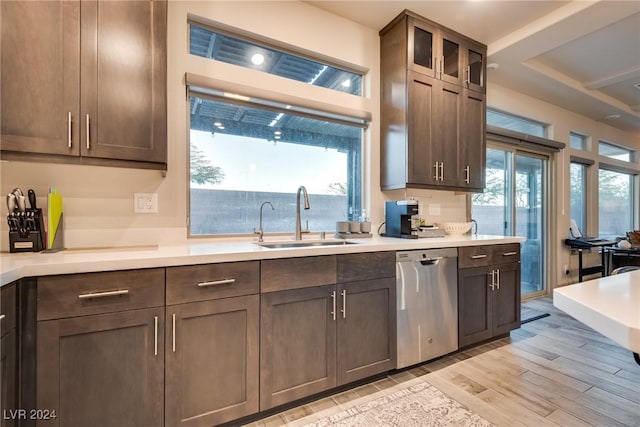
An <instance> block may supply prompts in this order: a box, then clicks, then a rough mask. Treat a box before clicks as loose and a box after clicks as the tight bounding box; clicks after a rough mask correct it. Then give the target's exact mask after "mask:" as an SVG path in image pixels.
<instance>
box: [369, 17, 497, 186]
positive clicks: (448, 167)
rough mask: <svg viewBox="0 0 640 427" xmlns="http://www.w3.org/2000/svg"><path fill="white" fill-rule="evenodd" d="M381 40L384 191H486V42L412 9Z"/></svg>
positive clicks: (392, 25) (398, 19)
mask: <svg viewBox="0 0 640 427" xmlns="http://www.w3.org/2000/svg"><path fill="white" fill-rule="evenodd" d="M380 37H381V65H382V99H381V103H382V119H381V121H382V154H381V162H382V163H381V171H382V173H381V186H382V188H383V189H385V190H389V189H397V188H407V187H413V188H443V187H444V188H446V189H452V190H462V191H482V190H483V187H484V165H485V160H484V158H485V156H484V150H485V147H486V143H485V136H484V133H485V115H486V99H485V92H486V87H485V75H486V52H487V48H486V46H485V45H483V44H482V43H479V42H476V41H473V40H471V39H469V38H467V37H465V36H463V35H461V34H458V33H456V32H455V31H452V30H449V29H447V28H444V27H442V26H441V25H438V24H436V23H434V22H431V21H429V20H428V19H426V18H423V17H420V16H419V15H416V14H414V13H412V12H409V11H404V12H402V13H401V14H400V15H399V16H398V17H397V18H396V19H394V20H393V21H392V22H391V23H389V24H388V25H387V26H386V27H385V28H383V29H382V30H381V31H380ZM401 88H404V89H405V90H399V89H401ZM399 107H401V108H399Z"/></svg>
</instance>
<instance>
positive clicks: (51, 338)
mask: <svg viewBox="0 0 640 427" xmlns="http://www.w3.org/2000/svg"><path fill="white" fill-rule="evenodd" d="M164 324H165V322H164V308H162V307H158V308H149V309H141V310H129V311H122V312H117V313H109V314H98V315H91V316H80V317H73V318H66V319H58V320H46V321H40V322H38V325H37V328H38V329H37V331H38V332H37V335H38V338H37V361H38V362H37V368H36V369H37V372H36V377H37V397H36V399H37V408H38V409H42V410H48V411H55V413H56V418H55V419H51V420H40V421H38V422H37V423H36V424H37V425H43V426H92V427H99V426H104V427H112V426H130V427H139V426H162V425H164V408H163V402H164V327H165V326H164Z"/></svg>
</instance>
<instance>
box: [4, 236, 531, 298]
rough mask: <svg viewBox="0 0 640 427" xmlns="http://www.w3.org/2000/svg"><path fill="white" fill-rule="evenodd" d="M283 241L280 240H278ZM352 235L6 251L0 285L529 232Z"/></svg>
mask: <svg viewBox="0 0 640 427" xmlns="http://www.w3.org/2000/svg"><path fill="white" fill-rule="evenodd" d="M272 240H273V241H276V240H275V238H274V239H265V241H266V242H271V241H272ZM283 240H284V239H278V240H277V241H283ZM348 240H349V241H350V242H355V244H351V245H342V246H310V247H303V248H282V249H269V248H264V247H261V246H258V245H256V244H255V243H253V241H251V240H249V239H246V238H243V239H217V240H207V241H199V240H197V239H194V240H193V241H192V242H189V243H186V244H180V245H162V246H150V247H138V248H120V249H118V248H113V249H94V250H91V249H87V250H74V249H71V250H64V251H61V252H56V253H16V254H8V253H3V254H1V255H0V286H3V285H5V284H7V283H11V282H13V281H14V280H18V279H21V278H23V277H32V276H49V275H55V274H70V273H88V272H96V271H113V270H129V269H137V268H153V267H171V266H177V265H193V264H209V263H219V262H232V261H249V260H261V259H274V258H293V257H303V256H315V255H330V254H346V253H360V252H380V251H398V250H411V249H431V248H446V247H459V246H478V245H492V244H503V243H520V242H523V241H524V240H525V239H524V237H504V236H486V235H478V236H470V235H465V236H447V237H442V238H422V239H397V238H389V237H373V238H370V239H352V240H351V239H348Z"/></svg>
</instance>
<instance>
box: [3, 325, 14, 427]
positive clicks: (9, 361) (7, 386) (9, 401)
mask: <svg viewBox="0 0 640 427" xmlns="http://www.w3.org/2000/svg"><path fill="white" fill-rule="evenodd" d="M16 368H17V366H16V330H15V329H12V330H11V331H9V332H8V333H7V334H6V335H4V336H3V337H2V339H1V340H0V414H2V415H0V416H1V417H2V420H1V421H0V426H2V427H9V426H14V425H16V420H15V419H12V417H11V415H10V414H11V412H9V411H11V410H16V409H18V408H17V407H16V403H17V402H16V395H17V392H18V390H17V383H16V370H17V369H16Z"/></svg>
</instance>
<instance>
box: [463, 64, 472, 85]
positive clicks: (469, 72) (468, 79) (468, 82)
mask: <svg viewBox="0 0 640 427" xmlns="http://www.w3.org/2000/svg"><path fill="white" fill-rule="evenodd" d="M464 71H465V73H466V74H467V77H466V78H465V79H464V83H465V84H466V85H467V86H468V85H469V84H471V66H469V65H467V69H466V70H464Z"/></svg>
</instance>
